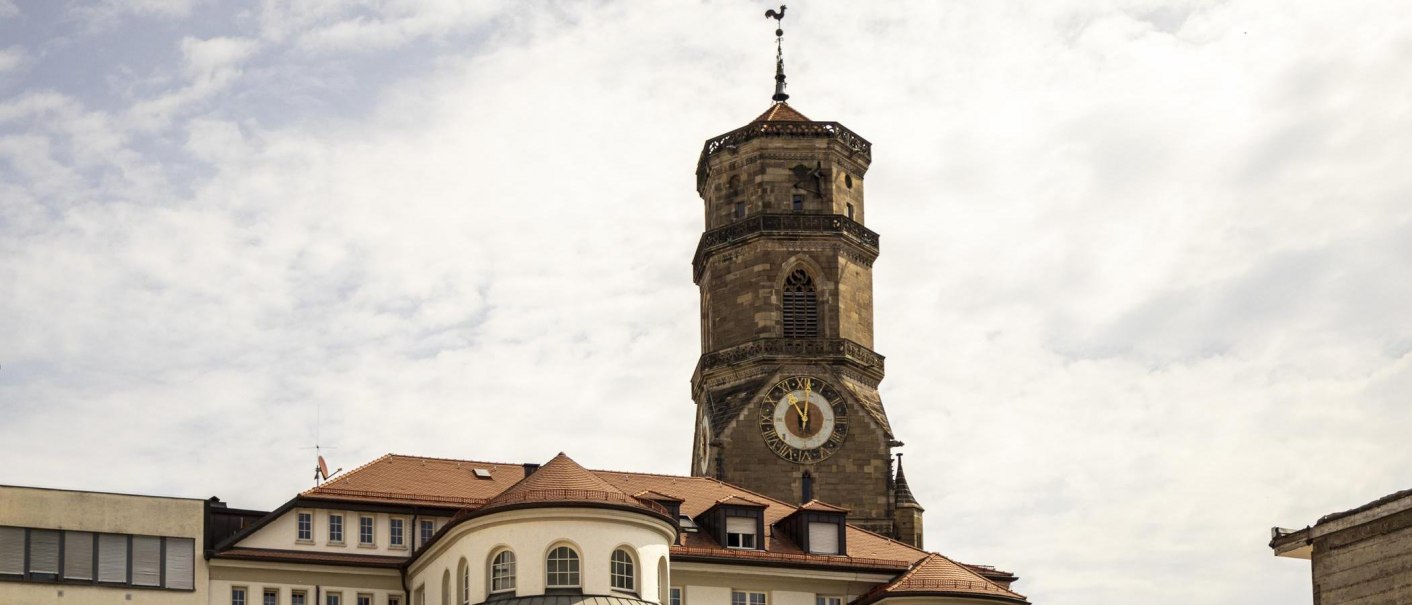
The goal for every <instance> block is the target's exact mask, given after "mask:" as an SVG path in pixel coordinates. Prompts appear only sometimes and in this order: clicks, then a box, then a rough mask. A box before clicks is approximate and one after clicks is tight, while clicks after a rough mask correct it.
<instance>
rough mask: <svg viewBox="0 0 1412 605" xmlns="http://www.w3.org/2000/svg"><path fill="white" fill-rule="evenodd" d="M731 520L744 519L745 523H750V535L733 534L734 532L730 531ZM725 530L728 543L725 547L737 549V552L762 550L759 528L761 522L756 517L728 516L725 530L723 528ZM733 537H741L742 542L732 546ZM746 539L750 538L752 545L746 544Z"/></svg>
mask: <svg viewBox="0 0 1412 605" xmlns="http://www.w3.org/2000/svg"><path fill="white" fill-rule="evenodd" d="M731 519H744V520H745V521H747V522H749V523H750V533H748V534H747V533H739V532H732V531H731V530H730V525H731ZM723 529H724V531H725V534H726V543H725V547H726V548H731V549H735V550H759V549H760V527H759V520H758V519H757V518H756V517H746V516H727V517H726V521H725V528H723ZM733 536H740V540H739V541H738V543H737V544H731V538H732V537H733ZM746 537H749V538H750V543H749V544H746V543H745V542H746V540H745V538H746Z"/></svg>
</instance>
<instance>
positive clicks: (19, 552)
mask: <svg viewBox="0 0 1412 605" xmlns="http://www.w3.org/2000/svg"><path fill="white" fill-rule="evenodd" d="M24 573H25V529H24V528H23V527H0V575H6V576H22V575H24Z"/></svg>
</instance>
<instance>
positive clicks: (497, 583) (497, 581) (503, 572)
mask: <svg viewBox="0 0 1412 605" xmlns="http://www.w3.org/2000/svg"><path fill="white" fill-rule="evenodd" d="M501 592H509V593H513V592H515V553H513V552H511V551H508V550H502V551H500V552H498V553H496V554H495V557H494V558H492V559H491V560H490V594H496V593H501Z"/></svg>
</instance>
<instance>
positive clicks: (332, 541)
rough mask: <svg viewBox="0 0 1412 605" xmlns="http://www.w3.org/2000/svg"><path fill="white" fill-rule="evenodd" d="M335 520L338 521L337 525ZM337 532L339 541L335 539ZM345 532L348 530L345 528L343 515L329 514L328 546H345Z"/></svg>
mask: <svg viewBox="0 0 1412 605" xmlns="http://www.w3.org/2000/svg"><path fill="white" fill-rule="evenodd" d="M335 520H336V521H337V522H336V523H335ZM335 530H336V531H337V532H338V538H337V539H335V538H334V537H333V534H334V531H335ZM345 531H346V528H345V527H343V513H329V514H328V542H327V543H328V545H329V546H344V545H345V544H346V542H344V539H345V535H344V532H345Z"/></svg>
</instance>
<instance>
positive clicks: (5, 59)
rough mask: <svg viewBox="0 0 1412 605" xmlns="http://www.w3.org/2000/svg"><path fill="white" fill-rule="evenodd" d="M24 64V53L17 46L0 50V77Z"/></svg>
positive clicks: (1, 8)
mask: <svg viewBox="0 0 1412 605" xmlns="http://www.w3.org/2000/svg"><path fill="white" fill-rule="evenodd" d="M0 11H3V7H0ZM24 62H25V51H24V49H23V48H20V47H18V46H11V47H9V48H0V75H4V74H5V72H8V71H14V70H15V69H16V68H18V67H19V66H20V65H23V64H24Z"/></svg>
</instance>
